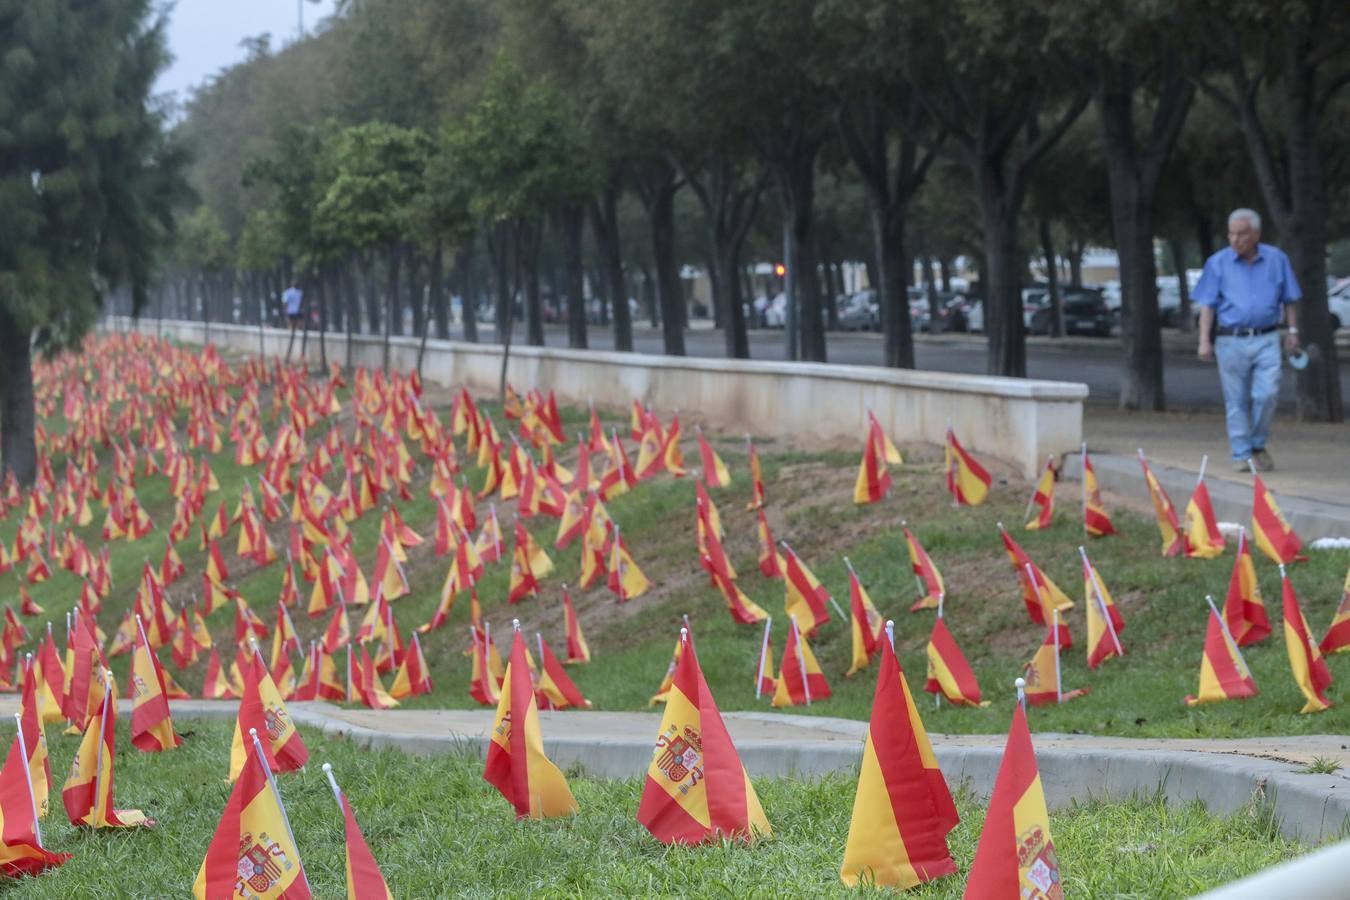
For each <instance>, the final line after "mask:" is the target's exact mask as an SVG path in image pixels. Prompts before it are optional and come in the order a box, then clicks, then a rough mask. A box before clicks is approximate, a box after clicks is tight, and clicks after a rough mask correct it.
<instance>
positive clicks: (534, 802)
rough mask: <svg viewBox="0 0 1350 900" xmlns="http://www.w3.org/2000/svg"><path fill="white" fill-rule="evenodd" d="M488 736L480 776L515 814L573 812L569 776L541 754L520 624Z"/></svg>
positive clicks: (531, 815) (543, 816)
mask: <svg viewBox="0 0 1350 900" xmlns="http://www.w3.org/2000/svg"><path fill="white" fill-rule="evenodd" d="M490 737H491V741H490V743H489V744H488V753H487V764H486V765H485V766H484V767H483V778H484V779H485V780H486V781H487V782H488V783H489V784H491V785H492V786H493V787H495V788H496V789H497V790H499V791H501V792H502V796H503V797H505V798H506V799H507V800H508V801H510V803H511V805H512V806H513V807H515V810H516V818H518V819H524V818H530V819H546V818H549V819H551V818H555V817H557V816H570V815H572V814H573V813H575V812H576V811H577V802H576V800H574V799H572V791H571V790H570V789H569V788H568V786H567V779H566V778H564V777H563V773H562V772H561V771H559V769H558V767H557V766H555V765H554V764H553V763H552V762H551V761H550V760H549V758H548V757H547V756H545V755H544V738H543V735H542V733H541V732H540V730H539V708H538V706H536V705H535V700H534V688H533V685H532V684H531V681H530V667H529V664H528V663H527V662H526V661H525V638H524V636H523V635H521V633H520V629H519V628H517V629H516V632H515V638H514V640H513V642H512V644H511V661H510V663H509V664H508V665H507V667H506V678H505V680H504V681H503V682H502V693H501V701H500V702H499V703H498V704H497V718H496V721H494V722H493V724H492V732H491V734H490Z"/></svg>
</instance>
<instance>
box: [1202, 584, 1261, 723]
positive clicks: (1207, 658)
mask: <svg viewBox="0 0 1350 900" xmlns="http://www.w3.org/2000/svg"><path fill="white" fill-rule="evenodd" d="M1255 696H1256V681H1255V680H1254V679H1253V678H1252V673H1251V670H1250V669H1248V668H1247V661H1246V660H1245V659H1243V658H1242V651H1241V650H1239V649H1238V645H1237V644H1236V643H1234V641H1233V639H1232V636H1230V635H1229V634H1228V633H1227V631H1226V630H1225V628H1224V625H1223V620H1222V619H1220V618H1219V614H1218V612H1217V611H1216V610H1214V609H1213V608H1211V609H1210V611H1209V626H1208V627H1207V628H1206V629H1205V649H1204V652H1203V653H1202V654H1201V656H1200V689H1199V690H1198V691H1196V693H1195V696H1191V695H1189V694H1188V695H1187V696H1186V698H1185V699H1186V705H1187V706H1198V705H1199V704H1201V703H1217V702H1218V701H1220V700H1240V699H1242V698H1244V697H1255Z"/></svg>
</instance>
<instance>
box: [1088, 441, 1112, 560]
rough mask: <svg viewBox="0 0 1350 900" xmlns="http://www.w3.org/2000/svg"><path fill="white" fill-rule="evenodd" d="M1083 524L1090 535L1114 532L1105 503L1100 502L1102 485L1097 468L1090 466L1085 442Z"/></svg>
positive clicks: (1096, 535)
mask: <svg viewBox="0 0 1350 900" xmlns="http://www.w3.org/2000/svg"><path fill="white" fill-rule="evenodd" d="M1083 526H1084V527H1085V528H1086V529H1087V533H1088V535H1089V536H1090V537H1106V536H1107V535H1109V534H1115V533H1116V529H1115V526H1114V525H1112V524H1111V517H1110V516H1108V515H1107V514H1106V504H1104V503H1102V487H1101V484H1100V482H1098V481H1097V470H1096V469H1094V468H1092V458H1091V457H1089V456H1088V452H1087V445H1086V444H1084V445H1083Z"/></svg>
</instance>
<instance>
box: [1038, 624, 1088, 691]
mask: <svg viewBox="0 0 1350 900" xmlns="http://www.w3.org/2000/svg"><path fill="white" fill-rule="evenodd" d="M1050 619H1051V622H1050V627H1049V628H1048V629H1046V633H1045V640H1044V641H1042V642H1041V646H1040V647H1039V648H1037V650H1036V655H1035V656H1033V657H1032V658H1031V662H1029V663H1027V664H1026V666H1025V668H1024V669H1023V672H1022V677H1023V678H1024V679H1025V680H1026V701H1027V702H1028V703H1030V704H1031V705H1032V706H1044V705H1048V704H1051V703H1063V702H1065V701H1066V700H1072V699H1074V698H1075V697H1081V696H1083V695H1084V694H1086V693H1087V692H1088V689H1087V688H1077V689H1075V690H1070V691H1066V690H1064V676H1063V673H1062V672H1061V670H1060V665H1059V651H1060V649H1061V648H1060V644H1059V630H1058V628H1057V627H1056V626H1057V625H1059V611H1058V610H1053V611H1052V612H1051V614H1050Z"/></svg>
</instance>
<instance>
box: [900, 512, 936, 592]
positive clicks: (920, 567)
mask: <svg viewBox="0 0 1350 900" xmlns="http://www.w3.org/2000/svg"><path fill="white" fill-rule="evenodd" d="M900 525H901V527H902V528H904V530H905V546H906V547H907V548H908V549H909V565H910V568H911V569H913V570H914V581H915V583H917V584H918V586H919V599H918V600H916V601H914V605H913V606H911V607H910V608H909V611H910V612H918V611H919V610H921V609H937V608H938V606H939V605H941V603H942V598H943V597H944V596H945V595H946V592H947V587H946V585H945V584H943V581H942V573H941V572H939V571H938V567H937V566H935V565H933V560H932V559H931V558H930V557H929V556H928V551H926V550H924V549H923V545H922V544H920V543H919V539H918V538H916V537H915V536H914V534H913V533H912V532H911V531H910V530H909V526H908V525H907V524H906V523H904V522H901V523H900Z"/></svg>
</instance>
